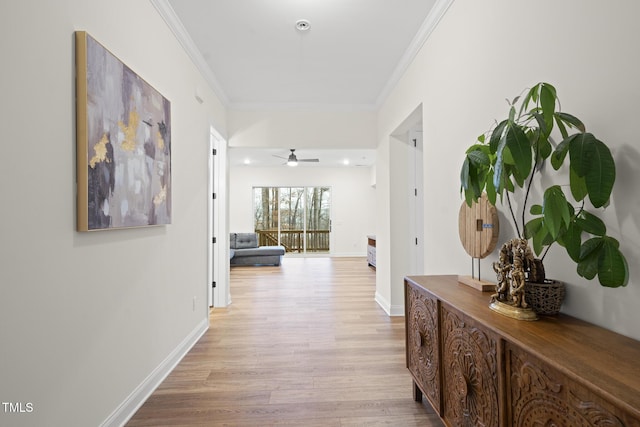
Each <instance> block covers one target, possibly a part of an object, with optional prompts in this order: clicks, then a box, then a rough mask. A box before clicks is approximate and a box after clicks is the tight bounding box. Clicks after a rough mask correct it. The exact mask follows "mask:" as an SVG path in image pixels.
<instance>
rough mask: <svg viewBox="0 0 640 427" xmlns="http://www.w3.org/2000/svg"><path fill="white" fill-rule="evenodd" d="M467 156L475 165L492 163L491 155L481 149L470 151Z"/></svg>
mask: <svg viewBox="0 0 640 427" xmlns="http://www.w3.org/2000/svg"><path fill="white" fill-rule="evenodd" d="M467 158H468V159H469V161H470V162H471V163H472V164H473V165H474V166H489V164H490V161H489V156H488V155H487V154H486V153H484V152H482V151H480V150H474V151H471V152H468V153H467Z"/></svg>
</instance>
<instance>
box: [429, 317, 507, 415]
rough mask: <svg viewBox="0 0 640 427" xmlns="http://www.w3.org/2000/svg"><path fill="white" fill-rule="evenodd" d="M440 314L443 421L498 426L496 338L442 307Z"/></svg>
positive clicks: (473, 323) (470, 321) (468, 320)
mask: <svg viewBox="0 0 640 427" xmlns="http://www.w3.org/2000/svg"><path fill="white" fill-rule="evenodd" d="M441 313H442V320H441V324H442V369H443V379H442V381H443V383H444V384H446V386H445V387H444V388H443V400H444V402H443V403H444V419H445V421H446V422H447V423H448V425H452V426H474V427H475V426H486V427H489V426H498V425H499V423H500V413H499V412H500V410H499V408H500V405H499V400H498V399H499V392H498V387H499V385H498V384H499V382H498V369H499V366H498V348H497V338H496V337H494V336H492V335H490V334H489V333H488V332H487V331H486V330H484V329H483V328H482V327H481V326H479V325H477V324H476V323H475V322H474V321H472V320H471V319H469V318H467V317H466V316H465V315H464V314H462V313H459V312H457V311H454V310H450V309H449V308H448V307H446V306H445V305H443V306H442V308H441Z"/></svg>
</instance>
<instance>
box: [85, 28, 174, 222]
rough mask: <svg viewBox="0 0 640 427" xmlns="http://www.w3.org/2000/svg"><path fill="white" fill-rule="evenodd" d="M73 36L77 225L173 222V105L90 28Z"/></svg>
mask: <svg viewBox="0 0 640 427" xmlns="http://www.w3.org/2000/svg"><path fill="white" fill-rule="evenodd" d="M75 41H76V126H77V128H76V159H77V229H78V231H97V230H111V229H119V228H128V227H144V226H156V225H166V224H170V223H171V103H170V102H169V101H168V100H167V99H166V98H165V97H164V96H162V95H161V94H160V93H159V92H158V91H156V90H155V89H154V88H153V87H152V86H151V85H149V84H148V83H147V82H146V81H144V80H143V79H142V78H141V77H140V76H138V75H137V74H136V73H135V72H133V70H131V68H129V67H127V66H126V65H125V64H123V63H122V62H121V61H120V60H119V59H118V58H116V57H115V56H114V55H113V54H112V53H111V52H109V51H108V50H107V49H105V48H104V47H103V46H102V45H101V44H100V43H98V42H97V41H96V40H95V39H94V38H93V37H91V36H90V35H89V34H88V33H87V32H85V31H76V32H75Z"/></svg>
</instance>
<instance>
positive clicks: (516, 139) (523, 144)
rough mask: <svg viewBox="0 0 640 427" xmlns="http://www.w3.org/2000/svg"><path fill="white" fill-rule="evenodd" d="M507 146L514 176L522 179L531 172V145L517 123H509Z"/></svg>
mask: <svg viewBox="0 0 640 427" xmlns="http://www.w3.org/2000/svg"><path fill="white" fill-rule="evenodd" d="M506 144H507V147H509V151H510V153H511V156H512V157H513V162H514V165H515V169H516V171H517V173H514V175H515V176H516V178H521V179H522V181H524V179H525V178H526V177H527V176H529V173H531V163H532V154H531V145H529V140H528V139H527V136H526V135H525V133H524V131H523V130H522V128H520V127H519V126H517V125H510V126H509V128H508V130H507V142H506Z"/></svg>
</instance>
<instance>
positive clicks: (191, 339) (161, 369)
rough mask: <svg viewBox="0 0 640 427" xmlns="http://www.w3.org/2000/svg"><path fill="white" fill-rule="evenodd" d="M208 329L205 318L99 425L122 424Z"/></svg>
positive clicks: (111, 426) (207, 320) (113, 426)
mask: <svg viewBox="0 0 640 427" xmlns="http://www.w3.org/2000/svg"><path fill="white" fill-rule="evenodd" d="M208 329H209V319H208V318H205V319H203V320H202V322H200V324H198V326H197V327H196V328H195V329H194V330H193V331H191V333H190V334H189V335H187V337H185V339H184V340H182V342H181V343H180V344H179V345H178V346H177V347H176V348H175V349H174V350H173V351H172V352H171V353H170V354H169V355H168V356H167V358H166V359H164V360H163V361H162V363H160V365H158V367H156V368H155V369H154V370H153V372H151V374H149V376H148V377H147V378H145V380H144V381H142V383H141V384H140V385H139V386H138V387H136V388H135V390H133V392H132V393H131V394H130V395H129V396H128V397H127V398H126V399H125V400H124V402H122V403H121V404H120V405H119V406H118V407H117V408H116V410H115V411H113V413H112V414H111V415H109V417H108V418H107V419H106V420H104V421H103V422H102V424H100V426H101V427H116V426H118V427H121V426H124V425H125V423H126V422H127V421H129V419H130V418H131V417H132V416H133V415H134V414H135V413H136V411H137V410H138V409H139V408H140V407H141V406H142V405H143V404H144V402H145V401H146V400H147V399H148V398H149V396H151V394H152V393H153V392H154V391H155V389H156V388H158V386H159V385H160V384H161V383H162V381H164V379H165V378H166V377H167V376H168V375H169V374H170V373H171V371H173V369H174V368H175V367H176V366H177V365H178V363H180V361H181V360H182V358H183V357H184V356H185V355H186V354H187V353H188V352H189V350H191V348H192V347H193V346H194V345H195V344H196V343H197V342H198V340H200V338H201V337H202V335H204V333H205V332H207V330H208Z"/></svg>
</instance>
